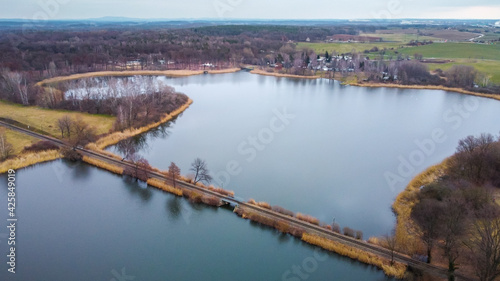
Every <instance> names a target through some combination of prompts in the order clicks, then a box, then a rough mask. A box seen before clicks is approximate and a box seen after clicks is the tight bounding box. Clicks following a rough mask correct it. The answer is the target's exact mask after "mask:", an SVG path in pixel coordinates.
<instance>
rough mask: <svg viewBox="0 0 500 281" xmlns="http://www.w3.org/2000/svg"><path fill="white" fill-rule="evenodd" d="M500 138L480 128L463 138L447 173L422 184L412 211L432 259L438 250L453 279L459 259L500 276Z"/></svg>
mask: <svg viewBox="0 0 500 281" xmlns="http://www.w3.org/2000/svg"><path fill="white" fill-rule="evenodd" d="M499 175H500V139H496V138H495V137H493V136H492V135H489V134H482V135H480V136H478V137H474V136H469V137H467V138H465V139H463V140H460V142H459V145H458V148H457V152H456V153H455V155H454V156H453V157H452V158H451V160H450V161H449V163H448V168H447V171H446V174H445V175H444V176H443V177H441V178H440V179H439V180H437V181H435V182H433V183H432V184H429V185H426V186H425V187H423V188H422V189H421V191H420V193H419V198H418V203H417V204H416V205H415V206H414V207H413V209H412V213H411V217H412V219H413V221H414V222H415V223H416V225H417V226H418V227H417V229H416V231H417V232H416V234H417V235H418V236H419V237H420V238H421V241H422V242H423V243H424V244H425V245H426V255H427V258H428V262H431V261H432V260H433V253H439V255H440V256H442V257H443V258H445V260H446V262H447V263H448V270H449V279H450V280H454V272H455V269H456V268H457V264H459V263H464V264H470V265H471V266H472V267H473V268H474V270H475V272H476V274H477V276H478V277H479V279H480V280H494V279H495V278H496V277H497V276H500V208H499V206H498V205H497V204H496V202H495V200H494V197H493V192H495V189H496V188H498V187H500V181H499Z"/></svg>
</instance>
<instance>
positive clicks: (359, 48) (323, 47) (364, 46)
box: [296, 42, 403, 54]
mask: <svg viewBox="0 0 500 281" xmlns="http://www.w3.org/2000/svg"><path fill="white" fill-rule="evenodd" d="M402 45H403V44H401V43H397V42H390V43H388V42H374V43H307V42H299V43H297V45H296V49H297V50H300V49H302V48H309V49H313V50H314V51H315V52H316V53H317V54H324V53H325V52H326V51H328V53H330V54H331V53H333V52H334V51H335V52H337V53H338V54H342V53H350V52H352V51H353V50H354V51H356V52H360V53H362V52H363V51H364V50H370V49H371V48H373V47H377V48H379V49H384V48H386V49H390V48H394V49H396V48H398V47H400V46H402Z"/></svg>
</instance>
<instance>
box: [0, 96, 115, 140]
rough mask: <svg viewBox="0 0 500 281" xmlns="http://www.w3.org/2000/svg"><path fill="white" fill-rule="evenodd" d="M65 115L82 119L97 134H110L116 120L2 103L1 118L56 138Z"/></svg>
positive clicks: (108, 117) (59, 135)
mask: <svg viewBox="0 0 500 281" xmlns="http://www.w3.org/2000/svg"><path fill="white" fill-rule="evenodd" d="M64 115H69V116H71V117H72V118H81V119H82V120H83V121H84V122H85V123H87V124H90V125H91V126H94V127H95V129H96V133H97V134H107V133H109V132H110V130H111V128H112V127H113V123H114V122H115V119H116V118H115V117H112V116H103V115H95V114H87V113H81V112H74V111H64V110H54V109H45V108H41V107H37V106H22V105H18V104H12V103H8V102H5V101H0V117H3V118H7V119H11V120H15V121H17V122H20V123H23V124H25V125H28V126H30V127H31V128H36V129H39V130H42V131H45V132H47V133H49V134H50V135H51V136H53V137H56V138H59V137H61V132H60V131H59V129H58V128H57V125H56V123H57V120H58V119H59V118H61V117H63V116H64Z"/></svg>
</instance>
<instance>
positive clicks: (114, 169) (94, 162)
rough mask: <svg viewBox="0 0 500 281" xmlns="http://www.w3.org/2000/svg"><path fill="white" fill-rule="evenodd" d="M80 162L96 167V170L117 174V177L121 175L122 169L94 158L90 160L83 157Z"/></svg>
mask: <svg viewBox="0 0 500 281" xmlns="http://www.w3.org/2000/svg"><path fill="white" fill-rule="evenodd" d="M82 161H83V162H85V163H88V164H90V165H93V166H96V167H98V168H101V169H104V170H108V171H110V172H112V173H115V174H118V175H123V168H122V167H118V166H116V165H113V164H109V163H107V162H104V161H101V160H97V159H95V158H90V157H88V156H83V158H82Z"/></svg>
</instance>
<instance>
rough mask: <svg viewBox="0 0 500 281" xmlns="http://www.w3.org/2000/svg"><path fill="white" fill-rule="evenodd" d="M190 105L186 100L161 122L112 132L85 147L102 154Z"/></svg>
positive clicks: (168, 119) (190, 102)
mask: <svg viewBox="0 0 500 281" xmlns="http://www.w3.org/2000/svg"><path fill="white" fill-rule="evenodd" d="M192 103H193V101H192V100H191V99H188V101H187V102H186V103H185V104H183V105H182V106H180V107H179V108H177V109H176V110H174V111H172V112H171V113H170V114H165V116H163V117H162V118H161V120H160V121H158V122H154V123H151V124H148V125H146V126H144V127H140V128H131V129H126V130H124V131H122V132H114V133H112V134H109V135H107V136H105V137H102V138H100V139H98V140H97V141H96V142H95V143H92V144H89V145H87V148H88V149H92V150H96V151H99V152H101V153H102V150H103V149H104V148H106V147H108V146H110V145H114V144H117V143H118V142H119V141H121V140H124V139H128V138H130V137H133V136H136V135H139V134H142V133H144V132H147V131H149V130H151V129H153V128H156V127H158V126H160V125H161V124H163V123H166V122H168V121H170V120H172V119H173V118H174V117H176V116H177V115H179V114H181V113H182V112H183V111H184V110H186V109H187V108H188V107H189V106H190V105H191V104H192Z"/></svg>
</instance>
